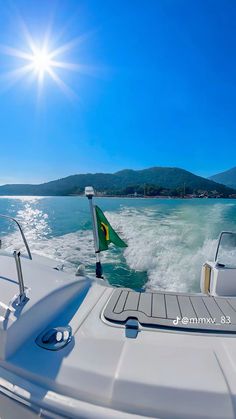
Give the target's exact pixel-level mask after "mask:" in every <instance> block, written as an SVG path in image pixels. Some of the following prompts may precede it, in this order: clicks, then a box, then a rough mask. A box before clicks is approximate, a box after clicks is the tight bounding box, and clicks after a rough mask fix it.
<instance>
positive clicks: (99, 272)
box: [96, 262, 103, 279]
mask: <svg viewBox="0 0 236 419" xmlns="http://www.w3.org/2000/svg"><path fill="white" fill-rule="evenodd" d="M96 278H102V279H103V276H102V265H101V262H96Z"/></svg>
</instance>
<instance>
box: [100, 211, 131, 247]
mask: <svg viewBox="0 0 236 419" xmlns="http://www.w3.org/2000/svg"><path fill="white" fill-rule="evenodd" d="M95 213H96V218H97V227H98V238H99V251H100V252H102V251H103V250H107V249H108V246H109V244H110V243H113V244H114V245H115V246H118V247H127V244H126V243H125V242H124V241H123V240H122V239H121V238H120V237H119V236H118V234H117V233H116V232H115V230H113V228H112V226H111V224H110V223H109V221H108V220H107V219H106V217H105V215H104V214H103V212H102V210H101V209H100V208H99V207H98V206H97V205H95Z"/></svg>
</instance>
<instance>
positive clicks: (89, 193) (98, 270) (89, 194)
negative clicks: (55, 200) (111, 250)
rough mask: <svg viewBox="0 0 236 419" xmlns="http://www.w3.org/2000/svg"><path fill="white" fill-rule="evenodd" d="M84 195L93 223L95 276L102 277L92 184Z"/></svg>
mask: <svg viewBox="0 0 236 419" xmlns="http://www.w3.org/2000/svg"><path fill="white" fill-rule="evenodd" d="M85 196H87V198H88V201H89V207H90V212H91V217H92V223H93V240H94V249H95V255H96V277H97V278H103V276H102V265H101V261H100V250H99V238H98V226H97V218H96V213H95V208H94V205H93V197H94V196H95V192H94V189H93V187H92V186H86V188H85Z"/></svg>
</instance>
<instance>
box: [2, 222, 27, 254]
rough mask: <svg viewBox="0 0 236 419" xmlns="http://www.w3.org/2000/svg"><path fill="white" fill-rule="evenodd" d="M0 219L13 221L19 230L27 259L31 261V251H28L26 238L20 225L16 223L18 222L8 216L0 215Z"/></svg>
mask: <svg viewBox="0 0 236 419" xmlns="http://www.w3.org/2000/svg"><path fill="white" fill-rule="evenodd" d="M0 217H1V218H6V219H7V220H10V221H13V222H14V223H16V225H17V227H18V228H19V230H20V234H21V237H22V240H23V242H24V245H25V248H26V250H27V253H28V256H29V259H32V255H31V251H30V248H29V245H28V243H27V240H26V238H25V235H24V232H23V230H22V227H21V225H20V223H19V221H18V220H16V219H15V218H13V217H9V216H8V215H3V214H0Z"/></svg>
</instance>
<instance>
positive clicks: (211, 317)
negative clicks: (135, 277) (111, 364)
mask: <svg viewBox="0 0 236 419" xmlns="http://www.w3.org/2000/svg"><path fill="white" fill-rule="evenodd" d="M104 317H105V319H106V320H108V321H109V322H113V323H116V324H126V322H127V321H128V320H129V319H136V320H138V322H139V324H140V325H141V326H144V327H155V328H174V329H183V330H184V329H187V330H189V329H191V330H195V331H206V332H217V333H218V332H219V333H220V332H223V333H225V332H227V333H236V297H212V296H204V295H200V294H187V293H173V292H136V291H132V290H129V289H123V288H117V289H115V290H114V292H113V293H112V295H111V297H110V300H109V301H108V304H107V305H106V307H105V310H104ZM174 321H175V322H174Z"/></svg>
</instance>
